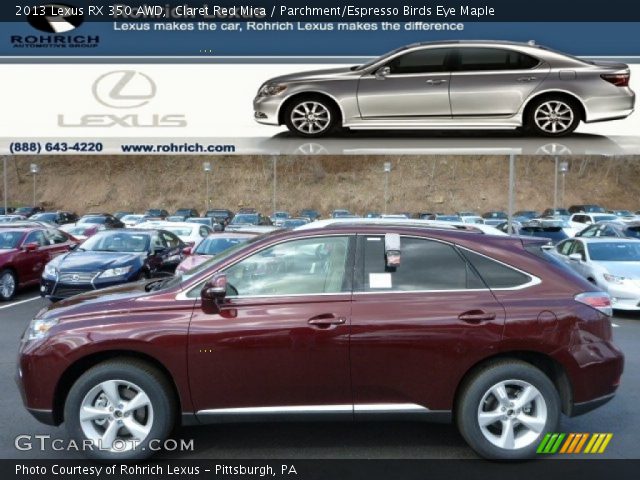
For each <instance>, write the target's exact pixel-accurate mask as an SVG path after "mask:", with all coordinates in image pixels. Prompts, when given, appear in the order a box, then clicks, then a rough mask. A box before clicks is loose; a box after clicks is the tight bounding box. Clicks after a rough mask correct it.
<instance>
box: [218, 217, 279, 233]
mask: <svg viewBox="0 0 640 480" xmlns="http://www.w3.org/2000/svg"><path fill="white" fill-rule="evenodd" d="M255 225H272V223H271V220H270V219H269V217H267V216H265V215H262V214H261V213H239V214H237V215H236V216H235V217H233V220H231V222H230V223H229V225H227V228H226V229H225V230H227V231H234V230H242V229H246V228H247V227H250V226H255Z"/></svg>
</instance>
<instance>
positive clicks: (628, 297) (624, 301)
mask: <svg viewBox="0 0 640 480" xmlns="http://www.w3.org/2000/svg"><path fill="white" fill-rule="evenodd" d="M554 252H555V253H556V255H558V256H559V257H560V258H561V259H563V260H564V261H565V262H566V264H567V265H569V266H570V267H571V268H572V269H573V270H574V271H575V272H576V273H577V274H578V275H580V276H582V277H584V278H586V279H587V280H589V281H590V282H591V283H593V284H594V285H596V286H597V287H598V288H601V289H602V290H604V291H605V292H608V293H609V295H610V296H611V305H612V306H613V308H614V309H616V310H635V311H638V310H640V240H637V239H628V238H594V237H591V238H585V237H580V238H573V239H569V240H565V241H564V242H562V243H560V244H558V246H557V247H556V249H555V251H554Z"/></svg>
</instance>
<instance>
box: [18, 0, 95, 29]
mask: <svg viewBox="0 0 640 480" xmlns="http://www.w3.org/2000/svg"><path fill="white" fill-rule="evenodd" d="M43 7H44V13H45V15H41V14H40V13H41V12H42V10H41V9H40V8H38V9H36V13H37V14H31V15H28V16H27V21H28V22H29V25H31V26H32V27H33V28H35V29H37V30H40V31H41V32H47V33H66V32H70V31H71V30H75V29H76V28H78V27H79V26H80V25H82V22H84V17H83V15H82V14H81V9H79V8H77V7H72V6H71V5H65V4H63V3H50V4H47V5H44V6H43Z"/></svg>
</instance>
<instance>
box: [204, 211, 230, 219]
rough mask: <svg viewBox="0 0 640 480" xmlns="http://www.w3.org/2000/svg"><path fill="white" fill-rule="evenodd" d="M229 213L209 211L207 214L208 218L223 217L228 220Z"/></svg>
mask: <svg viewBox="0 0 640 480" xmlns="http://www.w3.org/2000/svg"><path fill="white" fill-rule="evenodd" d="M229 216H230V215H229V212H227V211H226V210H209V211H208V212H207V217H223V218H227V217H229Z"/></svg>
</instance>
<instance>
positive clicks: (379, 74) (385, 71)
mask: <svg viewBox="0 0 640 480" xmlns="http://www.w3.org/2000/svg"><path fill="white" fill-rule="evenodd" d="M389 75H391V67H382V68H379V69H378V70H376V79H377V80H384V79H385V78H387V76H389Z"/></svg>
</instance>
